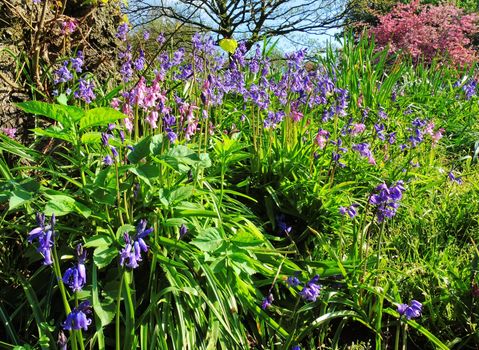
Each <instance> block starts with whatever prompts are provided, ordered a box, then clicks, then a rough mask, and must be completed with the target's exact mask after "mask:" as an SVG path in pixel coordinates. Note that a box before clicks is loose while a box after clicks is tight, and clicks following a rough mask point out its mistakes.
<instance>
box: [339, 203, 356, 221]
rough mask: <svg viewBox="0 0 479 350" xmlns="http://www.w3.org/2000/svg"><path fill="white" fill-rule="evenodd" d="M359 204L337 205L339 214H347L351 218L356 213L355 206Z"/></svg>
mask: <svg viewBox="0 0 479 350" xmlns="http://www.w3.org/2000/svg"><path fill="white" fill-rule="evenodd" d="M358 206H359V204H356V203H354V204H351V205H350V206H349V207H339V213H340V214H341V215H346V214H348V215H349V217H350V218H351V219H352V218H354V217H355V216H356V215H357V214H358V213H357V211H356V208H357V207H358Z"/></svg>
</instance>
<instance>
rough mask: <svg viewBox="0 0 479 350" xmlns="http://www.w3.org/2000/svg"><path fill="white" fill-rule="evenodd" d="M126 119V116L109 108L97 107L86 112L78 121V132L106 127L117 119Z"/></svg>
mask: <svg viewBox="0 0 479 350" xmlns="http://www.w3.org/2000/svg"><path fill="white" fill-rule="evenodd" d="M123 118H126V115H124V114H123V113H121V112H120V111H117V110H116V109H113V108H110V107H98V108H93V109H90V110H88V111H86V113H85V116H84V117H83V118H81V119H80V130H84V129H87V128H91V127H94V126H107V125H108V124H110V123H114V122H116V121H117V120H118V119H123Z"/></svg>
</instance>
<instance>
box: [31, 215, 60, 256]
mask: <svg viewBox="0 0 479 350" xmlns="http://www.w3.org/2000/svg"><path fill="white" fill-rule="evenodd" d="M36 220H37V224H38V227H36V228H34V229H33V230H31V231H30V232H29V233H28V239H27V240H28V242H30V243H33V241H34V240H38V248H37V251H38V252H39V253H40V254H42V255H43V257H44V259H45V260H44V261H43V264H44V265H51V264H53V260H52V247H53V237H54V227H55V214H52V217H51V219H50V225H45V214H40V213H37V215H36Z"/></svg>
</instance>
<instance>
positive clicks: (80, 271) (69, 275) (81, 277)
mask: <svg viewBox="0 0 479 350" xmlns="http://www.w3.org/2000/svg"><path fill="white" fill-rule="evenodd" d="M76 253H77V259H78V263H77V265H76V266H75V267H70V268H69V269H67V270H66V271H65V275H64V276H63V279H62V280H63V283H65V284H67V285H68V286H69V287H70V289H71V290H72V291H73V292H76V291H79V290H82V288H83V286H84V285H85V283H86V269H85V260H86V250H84V249H83V247H82V245H81V244H78V246H77V249H76Z"/></svg>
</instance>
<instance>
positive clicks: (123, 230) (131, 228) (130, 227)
mask: <svg viewBox="0 0 479 350" xmlns="http://www.w3.org/2000/svg"><path fill="white" fill-rule="evenodd" d="M135 230H136V227H135V226H133V225H130V224H126V225H122V226H120V227H118V230H116V238H117V239H119V238H120V237H123V234H125V233H128V232H132V231H135Z"/></svg>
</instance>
